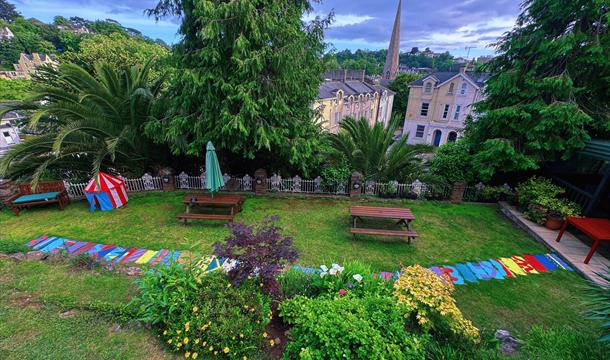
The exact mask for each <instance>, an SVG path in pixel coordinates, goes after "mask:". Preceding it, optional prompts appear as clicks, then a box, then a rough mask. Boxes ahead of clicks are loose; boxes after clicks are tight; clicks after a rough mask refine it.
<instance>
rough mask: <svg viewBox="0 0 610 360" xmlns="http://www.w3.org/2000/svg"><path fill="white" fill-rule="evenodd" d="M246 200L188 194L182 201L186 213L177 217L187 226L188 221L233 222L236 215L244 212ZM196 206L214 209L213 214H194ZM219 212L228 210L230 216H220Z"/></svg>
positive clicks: (234, 197)
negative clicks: (243, 206)
mask: <svg viewBox="0 0 610 360" xmlns="http://www.w3.org/2000/svg"><path fill="white" fill-rule="evenodd" d="M245 201H246V198H245V197H243V196H241V195H224V194H223V195H219V194H217V195H214V196H211V195H210V194H186V195H184V198H183V199H182V203H183V204H185V205H186V210H185V212H184V213H181V214H178V215H176V218H177V219H178V220H183V221H184V224H185V225H186V224H187V220H225V221H228V222H232V221H233V218H234V217H235V215H236V213H238V212H240V211H241V210H242V205H243V203H244V202H245ZM194 206H199V207H206V208H210V209H212V211H213V212H212V213H210V212H206V213H194V212H192V210H193V207H194ZM217 210H223V211H226V210H228V211H229V213H228V214H218V213H216V211H217Z"/></svg>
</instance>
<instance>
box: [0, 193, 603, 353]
mask: <svg viewBox="0 0 610 360" xmlns="http://www.w3.org/2000/svg"><path fill="white" fill-rule="evenodd" d="M183 194H184V193H181V192H174V193H149V194H133V195H132V196H131V198H130V202H129V205H128V206H127V207H125V208H122V209H118V210H116V211H111V212H95V213H90V212H89V211H88V206H87V203H86V202H83V201H79V202H74V203H72V204H71V205H70V206H69V207H68V208H67V209H66V210H65V211H58V210H57V209H56V208H54V207H49V208H39V209H33V210H30V211H24V212H22V214H21V215H20V216H19V217H15V216H14V215H13V214H12V213H9V212H8V211H3V212H0V223H1V228H0V229H1V233H0V251H2V248H8V247H10V246H13V245H16V244H23V243H25V242H26V241H27V240H29V239H31V238H34V237H36V236H39V235H40V234H42V233H47V234H52V235H60V236H63V237H68V238H72V239H79V240H88V241H96V242H102V243H114V244H118V245H121V246H123V247H127V246H138V247H148V248H151V249H159V248H171V249H183V250H184V249H190V248H192V249H195V250H197V251H201V252H203V253H211V249H212V248H211V244H212V243H214V242H215V241H218V240H221V239H222V238H223V237H225V236H226V235H227V234H228V230H227V229H226V228H225V227H224V226H223V225H222V224H221V223H218V222H201V221H200V222H191V223H189V225H188V226H184V225H181V224H179V223H178V222H177V221H176V220H175V215H176V214H177V213H179V212H182V211H183V210H184V208H183V205H182V204H181V199H182V196H183ZM364 202H366V203H367V204H377V205H382V206H396V205H399V206H407V207H409V208H411V209H412V210H413V212H414V214H415V215H416V217H417V218H416V220H415V222H414V227H415V229H416V230H417V231H418V232H419V234H420V237H419V238H418V239H416V240H415V241H414V242H413V243H412V244H411V245H407V244H405V243H404V242H401V241H396V240H390V239H381V240H379V239H375V238H367V237H359V238H358V239H357V240H353V239H352V237H351V235H350V234H349V226H350V219H349V216H348V214H347V208H348V207H349V205H350V204H354V203H364ZM271 214H276V215H279V216H280V218H281V223H282V225H284V226H285V229H286V232H287V233H289V234H291V235H293V236H294V240H295V244H296V246H297V247H298V248H299V249H300V250H301V257H300V259H299V263H301V264H304V265H311V266H317V265H319V264H321V263H330V262H331V261H332V262H343V261H345V260H360V261H363V262H367V263H370V264H371V265H372V266H373V267H374V268H375V269H379V270H395V269H398V267H399V265H400V264H413V263H420V264H422V265H435V264H443V263H449V264H451V263H456V262H462V261H470V260H477V259H486V258H490V257H505V256H510V255H514V254H522V253H528V252H529V253H541V252H545V251H546V250H545V248H544V247H543V246H542V245H540V244H538V243H536V242H535V241H534V240H533V239H532V238H531V237H529V236H528V235H527V234H525V233H524V232H522V231H521V230H519V229H517V228H516V227H514V226H513V225H512V223H510V222H509V221H508V220H507V219H505V218H504V217H503V216H502V215H501V214H500V213H499V211H498V208H497V206H495V205H485V204H460V205H454V204H448V203H438V202H409V201H399V200H393V201H382V200H375V201H372V200H360V201H358V202H354V201H349V200H347V199H334V198H299V197H280V196H277V197H275V196H266V197H248V199H247V201H246V203H245V206H244V211H243V212H242V213H240V214H239V215H238V216H237V218H236V221H244V222H248V223H250V222H254V221H257V220H260V219H262V218H263V217H264V216H266V215H271ZM584 285H585V282H584V280H583V279H582V278H581V277H580V276H579V275H577V274H576V273H571V272H567V271H555V272H552V273H549V274H541V275H530V276H520V277H518V278H512V279H507V280H503V281H495V280H491V281H482V282H480V283H477V284H468V285H463V286H457V287H456V293H455V297H456V299H457V302H458V306H459V307H460V308H461V309H462V311H463V312H464V314H465V316H466V317H467V318H469V319H471V320H472V321H473V322H474V324H475V325H476V326H477V327H479V328H480V329H481V330H482V332H483V334H484V336H485V337H486V338H490V337H491V336H493V333H494V332H495V330H496V329H499V328H502V329H508V330H510V331H512V332H514V333H515V334H516V335H517V336H519V337H521V338H525V339H527V338H528V336H530V335H528V333H529V332H530V330H531V329H532V327H534V326H542V327H543V328H545V329H560V331H565V332H567V333H568V334H569V336H572V338H570V339H567V340H566V338H565V337H562V338H557V339H555V337H553V336H550V337H547V340H548V341H549V342H550V343H549V344H546V343H545V346H547V348H549V349H550V350H549V351H548V354H557V353H560V354H562V356H563V358H566V359H568V358H574V359H578V358H579V355H571V354H569V353H567V352H566V350H565V349H566V347H569V348H570V351H573V352H574V351H576V350H575V349H577V348H578V346H580V347H581V348H583V349H585V350H586V351H589V352H590V354H592V355H589V356H588V357H589V358H599V357H600V354H604V350H603V349H602V348H601V346H600V345H598V344H597V343H596V342H595V338H596V337H597V336H598V335H599V330H598V329H599V324H597V323H594V322H591V321H587V320H584V319H583V318H582V315H581V314H582V311H583V310H584V305H583V302H584V299H585V298H584V295H583V286H584ZM136 292H137V289H136V285H135V283H134V281H133V279H130V278H128V277H126V276H123V275H117V274H113V273H109V272H105V271H101V270H93V271H80V270H79V271H77V270H74V268H73V266H71V264H70V262H69V261H68V262H66V261H46V262H21V263H13V262H10V261H0V318H2V319H3V320H2V321H1V322H0V358H9V359H22V358H59V357H61V358H68V359H70V358H118V359H121V358H124V359H137V358H151V359H161V358H165V357H168V356H170V355H169V354H167V353H166V352H165V351H164V350H163V348H162V347H161V346H160V343H159V342H158V340H157V339H156V338H155V337H154V335H153V333H152V332H151V331H148V330H146V329H143V328H141V327H137V326H130V325H126V324H122V325H121V327H120V328H117V320H116V319H113V318H112V316H102V315H103V313H100V312H99V311H95V310H91V309H84V308H83V307H82V306H81V305H82V304H91V303H95V302H96V301H103V302H110V303H117V304H119V303H127V302H128V301H129V299H131V298H132V296H133V295H134V294H136ZM79 304H81V305H79ZM70 309H77V310H76V312H75V313H74V314H72V316H69V317H62V316H60V314H61V313H62V312H64V311H66V310H70ZM536 343H540V341H536ZM566 343H567V344H570V345H566ZM544 350H545V351H547V349H544ZM553 351H555V352H553ZM527 356H528V357H530V358H543V359H546V358H549V359H551V358H556V356H555V357H553V356H552V355H548V356H545V355H542V356H531V355H527ZM602 357H603V356H602Z"/></svg>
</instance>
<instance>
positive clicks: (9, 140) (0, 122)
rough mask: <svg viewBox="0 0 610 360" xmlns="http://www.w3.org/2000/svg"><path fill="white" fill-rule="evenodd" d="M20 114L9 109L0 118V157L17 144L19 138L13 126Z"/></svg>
mask: <svg viewBox="0 0 610 360" xmlns="http://www.w3.org/2000/svg"><path fill="white" fill-rule="evenodd" d="M19 119H20V116H19V114H18V113H17V112H15V111H9V112H8V113H6V114H5V115H4V117H2V119H0V158H1V157H3V156H4V154H6V153H7V152H8V150H9V149H10V148H11V147H12V146H13V145H15V144H19V143H20V142H21V139H20V138H19V133H18V132H17V129H16V128H15V127H14V126H13V124H14V122H15V121H16V120H19Z"/></svg>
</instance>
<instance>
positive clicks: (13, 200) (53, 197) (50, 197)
mask: <svg viewBox="0 0 610 360" xmlns="http://www.w3.org/2000/svg"><path fill="white" fill-rule="evenodd" d="M69 203H70V198H69V197H68V192H67V191H66V187H65V186H64V182H63V181H42V182H40V183H38V186H37V187H36V189H33V188H32V186H31V185H30V184H21V185H19V193H17V194H15V195H13V196H12V197H10V198H9V199H7V201H6V206H7V207H9V208H11V209H12V210H13V211H14V212H15V215H17V216H19V212H20V211H21V210H23V209H26V208H29V207H32V206H37V205H46V204H58V205H59V208H60V209H61V210H63V209H64V207H65V206H66V205H68V204H69Z"/></svg>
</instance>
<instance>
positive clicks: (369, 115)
mask: <svg viewBox="0 0 610 360" xmlns="http://www.w3.org/2000/svg"><path fill="white" fill-rule="evenodd" d="M341 74H343V77H342V78H339V77H337V75H341ZM328 75H329V74H327V76H326V77H327V80H326V81H324V82H322V84H320V90H319V95H318V100H316V101H315V102H314V104H313V108H314V110H317V111H318V112H319V114H320V120H321V122H322V126H323V128H324V129H326V130H328V131H329V132H331V133H336V132H337V131H338V130H339V124H340V123H341V120H343V119H344V118H345V117H348V116H351V117H353V118H356V119H360V118H362V117H364V118H366V119H367V120H368V122H369V124H370V125H371V126H372V125H374V124H375V123H377V122H380V123H382V124H383V126H384V127H387V126H388V124H389V122H390V118H391V117H392V105H393V103H394V92H393V91H392V90H389V89H387V88H385V87H383V86H381V85H379V84H371V83H369V82H367V81H365V78H364V71H351V70H339V71H333V72H331V74H330V75H331V76H328Z"/></svg>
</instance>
